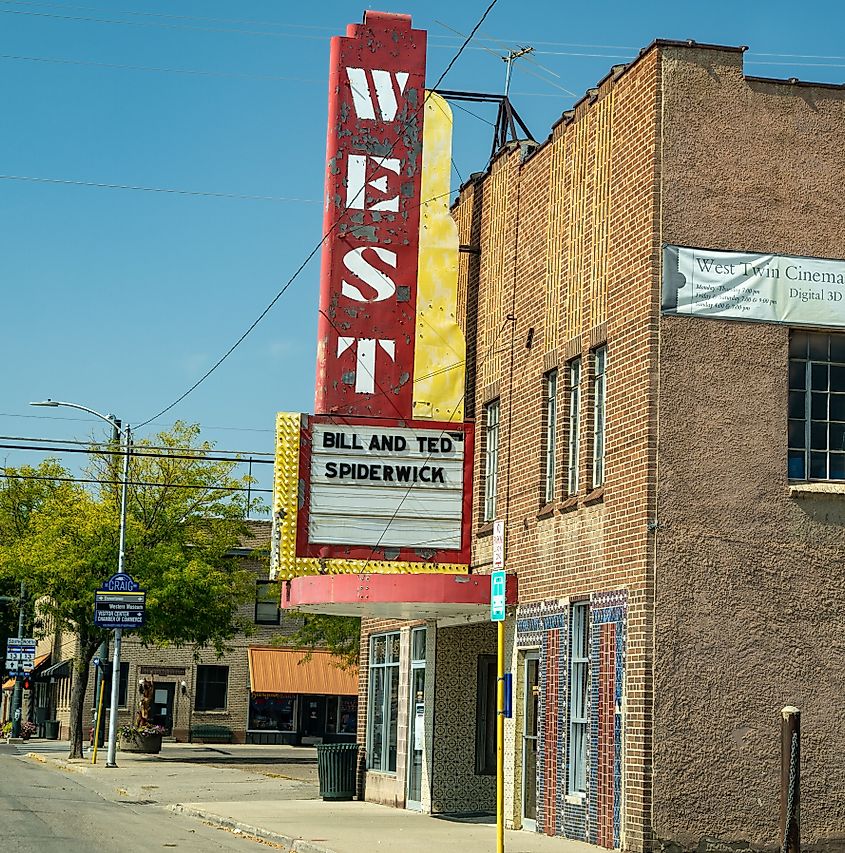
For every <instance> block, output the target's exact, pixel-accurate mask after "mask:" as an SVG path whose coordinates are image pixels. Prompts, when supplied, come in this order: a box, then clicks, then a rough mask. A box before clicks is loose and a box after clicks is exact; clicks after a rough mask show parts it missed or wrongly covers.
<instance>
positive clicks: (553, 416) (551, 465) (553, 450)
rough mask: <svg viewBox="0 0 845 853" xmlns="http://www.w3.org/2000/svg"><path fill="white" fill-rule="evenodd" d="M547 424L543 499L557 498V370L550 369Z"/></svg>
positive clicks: (547, 387)
mask: <svg viewBox="0 0 845 853" xmlns="http://www.w3.org/2000/svg"><path fill="white" fill-rule="evenodd" d="M545 386H546V387H545V426H546V459H545V466H544V467H545V475H544V484H543V500H544V501H545V502H546V503H549V502H550V501H553V500H554V499H555V467H556V463H557V460H556V456H557V444H556V436H557V370H550V371H549V372H548V373H547V374H546V377H545Z"/></svg>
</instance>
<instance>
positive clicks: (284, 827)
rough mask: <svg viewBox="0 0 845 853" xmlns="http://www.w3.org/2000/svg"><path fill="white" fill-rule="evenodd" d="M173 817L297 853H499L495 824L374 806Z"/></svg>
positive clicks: (257, 805)
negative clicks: (234, 831) (253, 837)
mask: <svg viewBox="0 0 845 853" xmlns="http://www.w3.org/2000/svg"><path fill="white" fill-rule="evenodd" d="M170 809H171V810H172V811H175V812H177V813H179V814H184V815H189V816H191V817H195V818H199V819H201V820H205V821H208V822H210V823H215V824H217V825H219V826H226V827H228V828H229V829H239V830H241V831H242V832H245V833H249V834H251V835H257V836H258V837H259V838H265V839H267V840H269V841H275V842H276V843H277V844H281V845H282V846H283V847H284V848H286V849H289V850H293V851H296V853H371V851H373V850H382V851H385V853H432V851H435V850H436V851H444V853H445V851H460V853H494V851H495V849H496V825H495V823H492V824H491V823H482V824H479V823H474V822H473V823H469V822H464V821H458V820H446V819H443V818H438V817H432V816H430V815H423V814H419V813H417V812H412V811H407V810H405V809H394V808H389V807H388V806H377V805H374V804H373V803H358V802H351V803H328V802H325V803H324V802H323V801H322V800H306V801H293V800H286V801H283V802H261V801H254V800H253V801H250V802H233V803H223V802H217V803H180V804H176V805H172V806H170ZM599 850H602V848H599V847H593V846H592V845H589V844H582V843H580V842H577V841H567V840H566V839H563V838H549V837H547V836H545V835H540V834H538V833H535V832H517V831H511V830H506V831H505V851H506V853H596V851H599Z"/></svg>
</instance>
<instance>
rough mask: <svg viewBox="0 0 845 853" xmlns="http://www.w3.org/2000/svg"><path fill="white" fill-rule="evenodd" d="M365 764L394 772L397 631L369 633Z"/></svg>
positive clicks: (396, 708)
mask: <svg viewBox="0 0 845 853" xmlns="http://www.w3.org/2000/svg"><path fill="white" fill-rule="evenodd" d="M369 669H370V693H369V700H370V701H369V705H368V708H367V717H368V720H367V722H368V732H367V767H369V768H370V769H371V770H383V771H386V772H389V773H395V772H396V734H397V731H396V729H397V724H398V717H399V634H398V633H393V634H379V635H377V636H373V637H370V668H369Z"/></svg>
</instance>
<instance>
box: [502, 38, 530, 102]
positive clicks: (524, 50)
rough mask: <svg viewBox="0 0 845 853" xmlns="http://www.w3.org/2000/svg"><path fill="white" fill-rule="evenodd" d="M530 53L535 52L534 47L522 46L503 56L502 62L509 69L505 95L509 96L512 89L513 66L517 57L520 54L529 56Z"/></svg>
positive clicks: (506, 76)
mask: <svg viewBox="0 0 845 853" xmlns="http://www.w3.org/2000/svg"><path fill="white" fill-rule="evenodd" d="M529 53H534V48H533V47H520V48H518V49H517V50H509V51H508V52H507V53H506V54H505V55H504V56H503V57H502V62H504V63H505V66H506V67H507V70H506V71H505V97H506V98H507V97H508V94H509V93H510V90H511V68H512V66H513V61H514V60H515V59H519V57H520V56H527V55H528V54H529Z"/></svg>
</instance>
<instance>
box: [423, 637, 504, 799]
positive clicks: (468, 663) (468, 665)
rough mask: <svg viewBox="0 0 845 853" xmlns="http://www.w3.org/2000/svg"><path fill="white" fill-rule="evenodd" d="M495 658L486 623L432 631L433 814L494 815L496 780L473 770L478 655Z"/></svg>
mask: <svg viewBox="0 0 845 853" xmlns="http://www.w3.org/2000/svg"><path fill="white" fill-rule="evenodd" d="M495 654H496V626H495V625H494V624H493V623H491V622H484V623H479V624H477V625H467V626H463V627H456V628H438V629H437V644H436V658H435V672H436V685H435V705H434V733H433V744H432V748H433V755H432V770H431V772H432V778H431V810H432V812H435V813H436V812H446V813H452V812H458V813H460V812H493V811H495V807H496V777H495V776H494V775H490V776H488V775H477V774H476V772H475V730H476V697H477V688H478V656H479V655H495Z"/></svg>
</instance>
